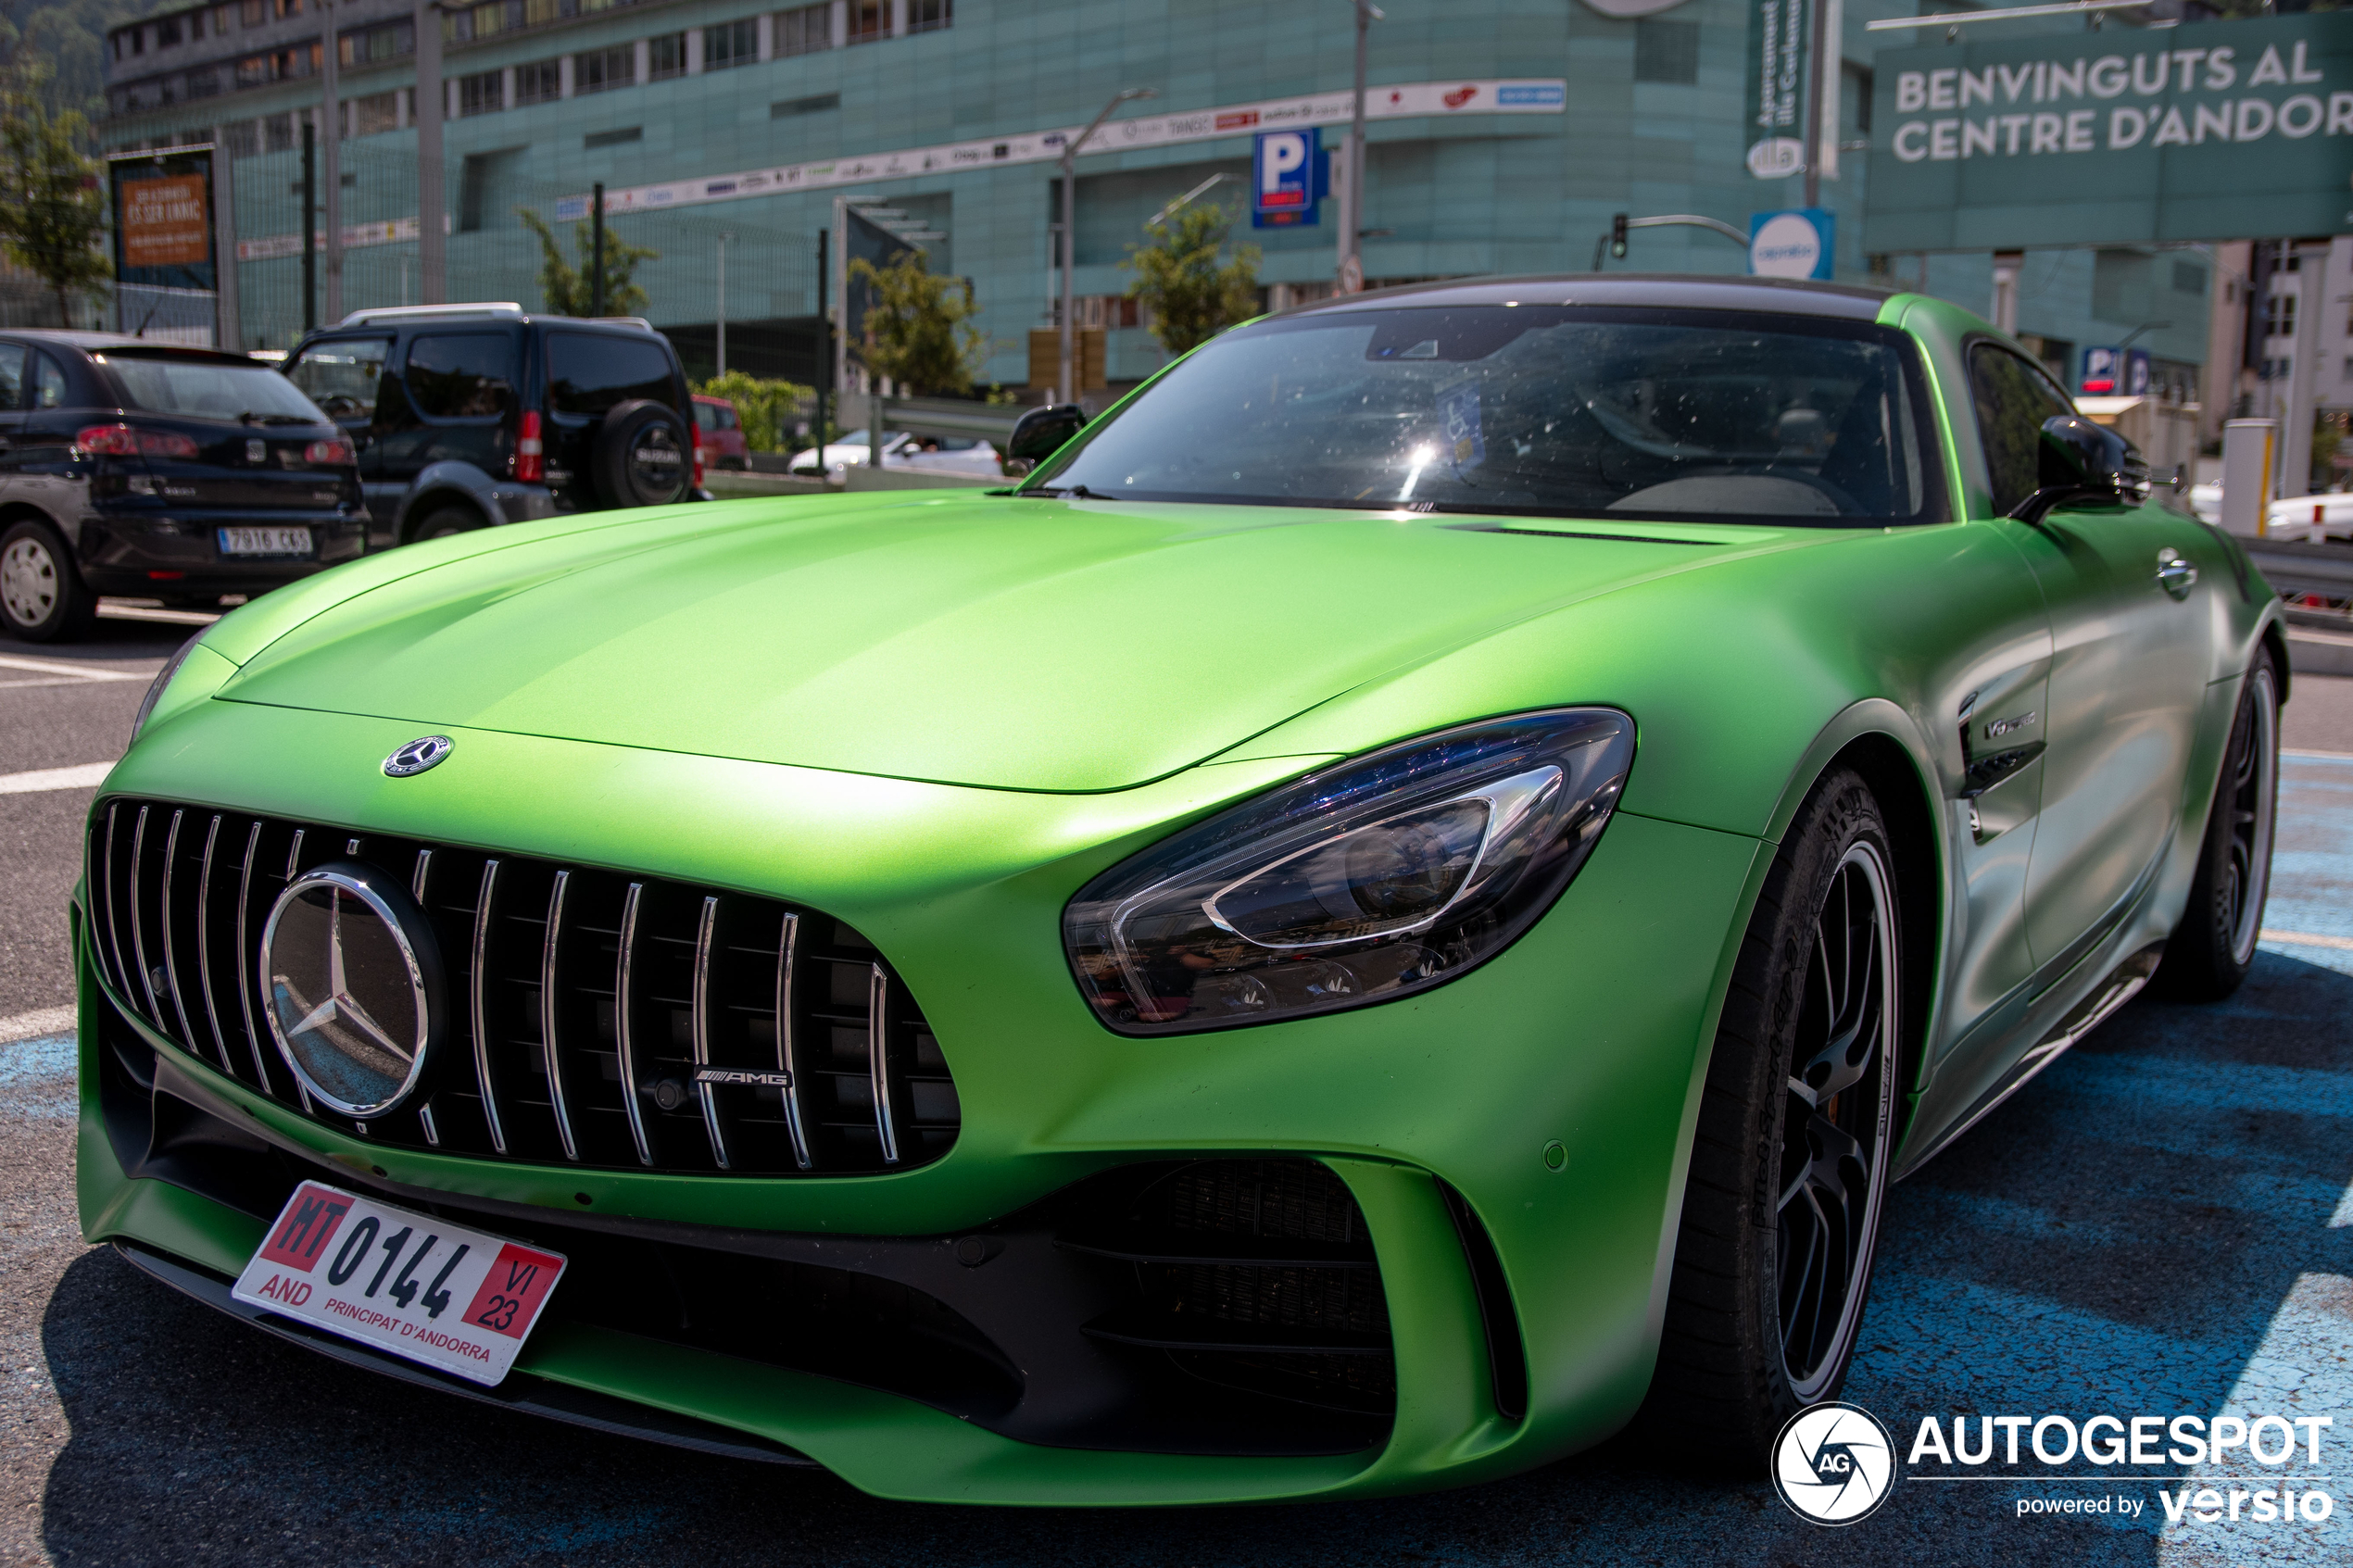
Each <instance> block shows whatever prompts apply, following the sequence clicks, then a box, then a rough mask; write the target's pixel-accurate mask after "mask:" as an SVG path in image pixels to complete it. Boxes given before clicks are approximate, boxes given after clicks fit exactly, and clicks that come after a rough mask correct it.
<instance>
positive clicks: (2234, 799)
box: [2219, 663, 2280, 967]
mask: <svg viewBox="0 0 2353 1568" xmlns="http://www.w3.org/2000/svg"><path fill="white" fill-rule="evenodd" d="M2240 701H2241V704H2242V706H2241V708H2240V709H2239V719H2238V722H2237V723H2236V724H2233V726H2232V727H2231V759H2230V765H2229V770H2228V771H2227V772H2226V773H2225V775H2224V777H2225V779H2226V781H2227V782H2226V784H2225V785H2224V787H2225V788H2226V789H2227V790H2228V791H2229V794H2228V797H2227V798H2226V799H2225V800H2224V801H2223V802H2222V804H2223V805H2225V806H2226V807H2227V808H2228V809H2229V810H2230V813H2231V816H2230V823H2231V853H2230V860H2229V863H2228V865H2227V867H2226V868H2225V869H2224V870H2223V873H2222V874H2223V876H2224V877H2225V878H2226V879H2227V880H2226V884H2225V885H2224V886H2223V887H2221V889H2220V890H2219V891H2220V893H2221V898H2222V901H2223V902H2222V907H2223V908H2224V909H2227V910H2229V911H2230V921H2231V956H2232V958H2233V959H2234V960H2237V962H2238V963H2239V964H2240V965H2241V966H2242V967H2244V966H2245V965H2246V964H2247V963H2248V962H2250V961H2251V960H2253V959H2254V957H2255V943H2256V939H2257V938H2258V937H2259V936H2260V935H2262V926H2263V899H2264V895H2265V894H2266V893H2267V892H2269V891H2270V887H2271V817H2272V809H2273V808H2274V807H2275V806H2276V805H2277V804H2278V800H2279V785H2278V781H2277V774H2278V771H2279V757H2280V752H2279V744H2278V739H2279V737H2278V734H2277V728H2278V724H2279V703H2278V700H2277V698H2276V695H2275V690H2274V685H2273V681H2272V676H2271V666H2270V665H2269V664H2260V663H2259V664H2258V665H2257V666H2256V670H2255V674H2254V676H2253V678H2252V679H2250V680H2249V681H2248V682H2247V684H2246V696H2244V697H2243V698H2241V699H2240Z"/></svg>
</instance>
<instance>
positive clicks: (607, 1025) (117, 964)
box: [89, 799, 961, 1176]
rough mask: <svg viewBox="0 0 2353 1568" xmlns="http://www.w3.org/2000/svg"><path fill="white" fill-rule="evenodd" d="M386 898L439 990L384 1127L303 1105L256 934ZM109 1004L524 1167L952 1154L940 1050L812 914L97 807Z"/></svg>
mask: <svg viewBox="0 0 2353 1568" xmlns="http://www.w3.org/2000/svg"><path fill="white" fill-rule="evenodd" d="M331 860H359V861H362V862H364V863H366V864H368V865H371V866H373V867H376V868H378V869H379V870H382V871H384V872H388V873H390V874H392V875H394V876H396V877H397V878H398V879H399V880H400V881H402V882H403V883H405V884H407V885H408V886H409V890H410V892H411V893H412V894H413V895H414V897H416V899H417V902H418V903H419V904H420V905H421V906H422V908H423V909H424V911H425V913H426V916H427V918H428V919H429V921H430V922H431V923H432V926H433V929H434V935H435V936H436V937H437V938H438V940H439V944H440V947H441V955H442V960H443V967H444V969H445V971H446V972H447V1015H448V1016H447V1018H446V1020H445V1021H444V1030H443V1035H442V1043H441V1047H440V1049H439V1051H438V1060H436V1061H435V1062H434V1064H433V1065H432V1066H431V1067H429V1069H428V1070H427V1075H426V1077H425V1079H424V1081H423V1082H422V1084H421V1085H420V1086H419V1089H418V1092H417V1093H416V1094H415V1095H414V1096H412V1097H411V1098H410V1099H409V1101H408V1102H407V1103H406V1104H404V1105H403V1106H402V1107H401V1108H400V1109H398V1110H395V1111H392V1112H390V1113H389V1114H386V1115H384V1116H381V1117H377V1118H373V1119H371V1120H369V1121H366V1122H355V1121H352V1120H350V1119H348V1118H346V1117H341V1116H337V1115H334V1114H332V1113H330V1112H329V1111H327V1110H325V1109H324V1108H323V1107H320V1106H317V1105H314V1104H313V1103H312V1102H311V1100H310V1098H309V1097H308V1095H307V1094H305V1093H304V1091H303V1089H302V1087H301V1085H299V1084H297V1083H296V1080H295V1077H294V1074H293V1073H291V1072H290V1071H289V1070H288V1068H287V1066H286V1064H285V1062H284V1060H283V1059H282V1058H281V1057H280V1056H279V1054H278V1051H277V1048H276V1045H275V1043H274V1041H273V1040H272V1039H271V1035H270V1033H269V1029H268V1025H267V1022H266V1018H265V1014H264V1012H263V1008H264V1007H265V1006H266V1005H267V998H266V997H265V995H264V994H263V992H262V991H261V989H260V985H261V980H260V972H259V953H260V943H261V930H262V925H263V923H264V922H265V921H266V920H267V919H268V917H269V912H270V909H271V905H272V904H273V903H274V902H275V900H276V899H277V897H278V895H279V894H280V893H281V892H283V890H284V889H285V887H286V885H287V884H289V883H290V882H292V881H293V880H295V879H296V877H298V876H300V875H301V874H302V873H303V872H306V871H308V870H311V869H313V868H315V867H318V866H321V865H323V864H325V863H326V862H328V861H331ZM89 887H90V895H91V923H92V930H93V935H94V938H95V946H96V950H97V958H98V965H99V969H100V972H102V974H103V975H104V976H105V978H106V981H107V985H108V986H109V987H110V988H111V989H112V990H113V991H114V993H115V995H116V996H117V997H120V998H121V999H122V1000H123V1002H124V1003H126V1004H127V1005H128V1006H129V1007H130V1009H131V1010H132V1012H134V1013H135V1014H136V1015H137V1016H138V1017H139V1018H140V1019H141V1020H142V1021H143V1022H145V1023H147V1024H148V1025H149V1026H150V1027H152V1028H154V1029H157V1030H158V1031H160V1032H161V1033H162V1034H163V1035H165V1036H166V1037H168V1038H170V1040H171V1041H173V1042H174V1043H175V1044H177V1045H179V1046H180V1047H182V1048H183V1049H185V1050H187V1051H189V1052H190V1053H191V1054H193V1055H195V1057H197V1058H199V1059H200V1060H203V1061H204V1062H205V1063H206V1064H207V1065H208V1066H212V1067H217V1068H219V1069H220V1070H221V1071H223V1072H225V1073H229V1074H231V1075H232V1076H233V1077H235V1078H237V1079H239V1080H240V1081H242V1082H243V1083H245V1085H248V1086H250V1087H252V1088H255V1089H258V1090H260V1091H261V1092H263V1093H265V1094H268V1095H269V1096H271V1098H274V1099H277V1100H279V1101H281V1102H283V1103H284V1104H286V1105H289V1106H294V1107H297V1108H299V1109H300V1110H302V1111H303V1112H304V1113H305V1114H306V1115H308V1116H310V1117H311V1118H313V1119H314V1120H316V1121H318V1122H320V1123H322V1124H324V1125H327V1126H332V1127H333V1128H335V1129H336V1130H338V1131H340V1132H345V1133H349V1134H354V1135H359V1136H363V1137H369V1138H373V1139H378V1140H381V1141H382V1142H384V1143H386V1144H390V1145H393V1146H395V1147H404V1148H431V1149H435V1150H438V1151H439V1152H442V1153H446V1154H462V1155H473V1156H480V1157H484V1158H488V1159H496V1160H527V1161H531V1162H535V1163H541V1164H566V1163H569V1164H577V1165H583V1166H602V1167H608V1168H613V1169H622V1170H659V1171H664V1172H673V1173H700V1174H735V1175H762V1176H774V1175H799V1174H810V1175H836V1174H849V1173H863V1172H879V1171H889V1170H903V1169H908V1168H911V1167H912V1166H916V1165H923V1164H927V1163H929V1162H930V1161H932V1160H937V1159H938V1158H939V1157H940V1156H941V1155H943V1154H945V1153H946V1152H947V1151H948V1149H949V1148H950V1146H952V1145H953V1144H954V1142H955V1140H956V1133H957V1129H958V1126H959V1124H960V1121H961V1115H960V1110H959V1108H958V1105H957V1100H956V1086H955V1083H954V1080H953V1079H952V1078H951V1077H950V1074H949V1072H948V1064H947V1060H946V1059H945V1058H944V1057H943V1056H942V1055H941V1054H940V1049H939V1043H938V1041H937V1039H936V1038H935V1037H934V1036H933V1034H932V1031H931V1026H930V1024H929V1023H928V1022H925V1018H924V1016H923V1013H922V1012H921V1010H919V1009H918V1008H917V1007H916V1005H915V1001H914V998H913V997H912V996H910V995H909V993H908V990H907V987H906V985H904V984H903V983H902V982H901V981H900V978H899V975H898V973H897V972H896V971H894V970H893V969H892V968H891V967H890V964H889V963H888V961H887V960H885V959H884V957H883V956H882V954H880V953H879V952H877V951H875V947H874V945H873V944H872V943H870V942H868V941H867V940H866V939H865V937H863V936H862V935H859V933H857V932H856V931H854V930H852V929H851V928H850V927H849V926H848V925H845V924H843V923H842V922H839V921H837V920H834V919H832V918H830V917H828V916H826V915H824V914H821V913H819V912H817V911H815V910H812V909H800V908H797V907H794V906H791V905H786V904H783V903H780V902H777V901H776V900H774V899H769V898H760V897H751V896H749V895H746V894H738V893H731V892H726V891H724V890H720V889H713V888H703V887H694V886H688V885H686V884H679V883H674V882H667V881H662V880H660V879H657V878H652V877H638V876H632V875H629V874H627V873H625V872H611V871H606V870H602V869H599V868H594V867H585V866H571V865H560V864H557V863H555V862H552V861H547V860H540V859H530V858H527V857H523V856H516V855H503V854H495V853H484V852H482V851H480V850H472V849H461V848H454V847H447V846H443V845H434V844H422V843H419V842H417V841H415V840H411V839H405V838H391V837H384V836H381V835H377V834H360V835H354V834H351V833H349V832H348V831H346V830H343V829H335V828H327V827H321V826H318V825H316V824H306V823H296V822H283V821H279V820H276V819H271V818H255V817H249V816H244V815H240V814H237V813H233V812H215V811H211V810H208V809H200V808H196V807H181V806H174V805H170V804H168V803H165V802H160V801H142V800H126V799H118V800H114V801H110V802H108V803H107V807H106V809H105V810H104V811H103V812H101V813H100V814H99V816H98V818H97V820H96V822H95V823H94V827H93V830H92V833H91V839H90V860H89Z"/></svg>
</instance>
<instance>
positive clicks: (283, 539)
mask: <svg viewBox="0 0 2353 1568" xmlns="http://www.w3.org/2000/svg"><path fill="white" fill-rule="evenodd" d="M220 553H221V554H222V555H224V556H307V555H308V554H309V553H310V530H308V528H224V529H222V530H220Z"/></svg>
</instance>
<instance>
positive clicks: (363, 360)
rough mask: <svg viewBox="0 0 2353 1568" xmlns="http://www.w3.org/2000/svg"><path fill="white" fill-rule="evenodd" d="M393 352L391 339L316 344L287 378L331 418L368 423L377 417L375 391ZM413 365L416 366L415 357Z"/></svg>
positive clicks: (374, 338)
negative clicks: (386, 360)
mask: <svg viewBox="0 0 2353 1568" xmlns="http://www.w3.org/2000/svg"><path fill="white" fill-rule="evenodd" d="M391 352H392V339H390V338H388V337H369V338H345V339H343V340H342V341H340V342H332V341H331V342H327V343H318V344H313V345H310V346H309V347H308V348H306V349H304V350H303V351H302V357H301V358H298V359H296V361H295V362H294V363H293V364H291V365H288V366H287V367H286V375H287V377H288V378H289V379H290V380H292V381H293V383H295V385H296V386H298V387H300V388H302V390H303V391H304V392H306V393H308V395H309V397H310V401H312V402H313V403H316V404H318V405H319V407H320V408H323V409H325V410H326V414H327V417H328V418H329V419H331V420H344V421H346V422H357V423H365V422H366V421H367V420H371V419H373V418H374V417H375V413H376V389H377V387H378V386H380V385H382V384H383V381H384V357H385V356H386V355H387V354H389V353H391ZM410 363H411V364H412V365H413V364H414V363H415V357H414V356H413V355H412V356H410Z"/></svg>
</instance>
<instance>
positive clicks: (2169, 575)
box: [2157, 547, 2197, 599]
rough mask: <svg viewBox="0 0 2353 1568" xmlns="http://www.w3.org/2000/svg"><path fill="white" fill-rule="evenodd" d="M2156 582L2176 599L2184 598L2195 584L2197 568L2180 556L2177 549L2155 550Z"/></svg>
mask: <svg viewBox="0 0 2353 1568" xmlns="http://www.w3.org/2000/svg"><path fill="white" fill-rule="evenodd" d="M2157 583H2158V587H2160V588H2163V589H2164V590H2165V591H2166V592H2167V593H2169V594H2171V595H2172V596H2174V598H2176V599H2186V598H2188V597H2189V596H2190V590H2191V589H2192V588H2195V587H2196V586H2197V568H2196V567H2195V566H2192V565H2191V564H2190V563H2189V562H2188V561H2186V560H2183V558H2182V553H2181V552H2180V551H2179V550H2175V549H2172V548H2170V547H2169V548H2166V549H2162V550H2159V551H2158V552H2157Z"/></svg>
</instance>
